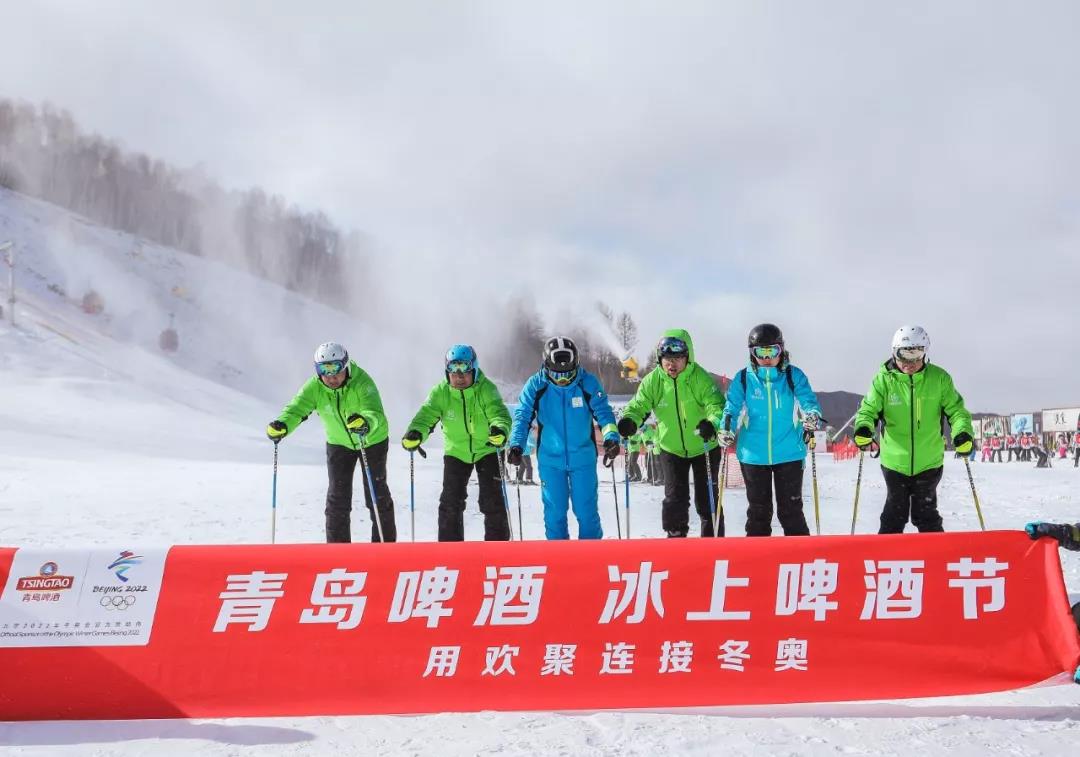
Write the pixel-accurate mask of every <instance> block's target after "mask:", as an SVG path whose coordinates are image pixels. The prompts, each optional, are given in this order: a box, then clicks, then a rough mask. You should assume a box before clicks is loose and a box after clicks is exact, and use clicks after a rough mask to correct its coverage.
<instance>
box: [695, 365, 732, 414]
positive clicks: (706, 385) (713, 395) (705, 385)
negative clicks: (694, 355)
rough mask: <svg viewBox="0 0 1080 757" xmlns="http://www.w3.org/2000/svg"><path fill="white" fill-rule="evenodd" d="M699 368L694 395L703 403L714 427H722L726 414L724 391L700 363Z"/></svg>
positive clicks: (696, 374) (702, 406)
mask: <svg viewBox="0 0 1080 757" xmlns="http://www.w3.org/2000/svg"><path fill="white" fill-rule="evenodd" d="M697 368H698V370H697V371H695V375H694V384H693V388H694V397H695V398H696V399H697V401H698V402H699V403H701V408H702V410H703V411H704V413H705V417H706V418H707V419H708V421H709V422H710V423H712V424H713V426H714V427H716V428H720V419H721V417H723V415H724V404H725V402H724V393H723V392H722V391H720V386H719V385H718V384H717V383H716V381H715V380H714V379H713V377H712V375H711V374H710V373H709V372H708V371H707V370H705V369H704V368H702V367H701V366H700V365H699V366H697Z"/></svg>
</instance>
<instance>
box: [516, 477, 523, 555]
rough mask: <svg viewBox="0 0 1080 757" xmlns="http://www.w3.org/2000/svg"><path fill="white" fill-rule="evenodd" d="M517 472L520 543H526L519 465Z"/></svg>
mask: <svg viewBox="0 0 1080 757" xmlns="http://www.w3.org/2000/svg"><path fill="white" fill-rule="evenodd" d="M517 468H518V470H517V479H516V480H515V486H516V487H517V501H518V541H525V524H524V523H522V522H521V476H522V472H521V468H522V466H521V465H519V466H518V467H517Z"/></svg>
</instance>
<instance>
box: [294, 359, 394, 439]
mask: <svg viewBox="0 0 1080 757" xmlns="http://www.w3.org/2000/svg"><path fill="white" fill-rule="evenodd" d="M348 370H349V377H348V378H347V379H346V380H345V383H344V384H342V385H341V386H340V387H338V388H337V389H331V388H329V387H328V386H327V385H326V384H324V383H323V382H322V379H320V378H319V377H318V376H313V377H312V378H310V379H308V380H307V383H305V384H304V385H303V386H302V387H300V391H299V392H297V393H296V396H295V397H293V400H292V402H290V403H289V404H288V405H286V406H285V409H284V410H282V411H281V415H279V416H278V420H279V421H281V422H282V423H284V424H285V427H286V428H288V429H289V433H292V432H293V431H294V430H295V429H296V427H297V426H299V425H300V424H301V423H303V422H304V421H305V420H307V417H308V416H309V415H311V413H312V412H315V413H318V414H319V417H320V418H322V422H323V426H324V427H325V428H326V441H327V442H329V443H330V444H337V445H339V446H341V447H350V448H352V449H359V448H360V444H359V443H358V442H357V439H358V437H357V436H356V435H355V434H351V433H349V430H348V429H347V428H346V427H345V421H346V420H347V419H348V417H349V416H350V415H352V414H354V413H356V414H358V415H362V416H364V419H365V420H366V421H367V423H368V432H367V434H365V435H364V437H363V445H364V446H365V447H370V446H371V445H373V444H378V443H379V442H381V441H384V440H385V439H386V438H387V437H388V436H389V435H390V431H389V424H388V423H387V421H386V413H385V412H384V411H383V405H382V399H380V397H379V390H378V389H377V388H376V387H375V382H374V381H372V380H371V376H369V375H367V373H365V372H364V371H363V370H361V369H360V366H358V365H357V364H356V363H354V362H353V361H351V360H350V361H349V368H348Z"/></svg>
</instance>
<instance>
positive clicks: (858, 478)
mask: <svg viewBox="0 0 1080 757" xmlns="http://www.w3.org/2000/svg"><path fill="white" fill-rule="evenodd" d="M865 454H866V452H865V450H859V472H858V473H857V474H855V507H854V509H853V510H852V511H851V535H852V536H854V535H855V520H856V519H857V518H858V517H859V486H860V485H861V484H862V464H863V456H864V455H865Z"/></svg>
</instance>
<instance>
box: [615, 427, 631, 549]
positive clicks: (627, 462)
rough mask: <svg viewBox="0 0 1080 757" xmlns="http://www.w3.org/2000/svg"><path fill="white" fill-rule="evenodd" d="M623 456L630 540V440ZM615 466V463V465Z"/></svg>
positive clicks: (627, 531)
mask: <svg viewBox="0 0 1080 757" xmlns="http://www.w3.org/2000/svg"><path fill="white" fill-rule="evenodd" d="M623 454H624V455H626V457H624V458H623V474H624V476H623V478H624V479H625V480H626V538H627V539H629V538H630V469H629V468H628V467H627V466H628V465H630V440H629V439H627V440H626V442H625V444H624V445H623ZM613 464H614V463H613Z"/></svg>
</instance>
